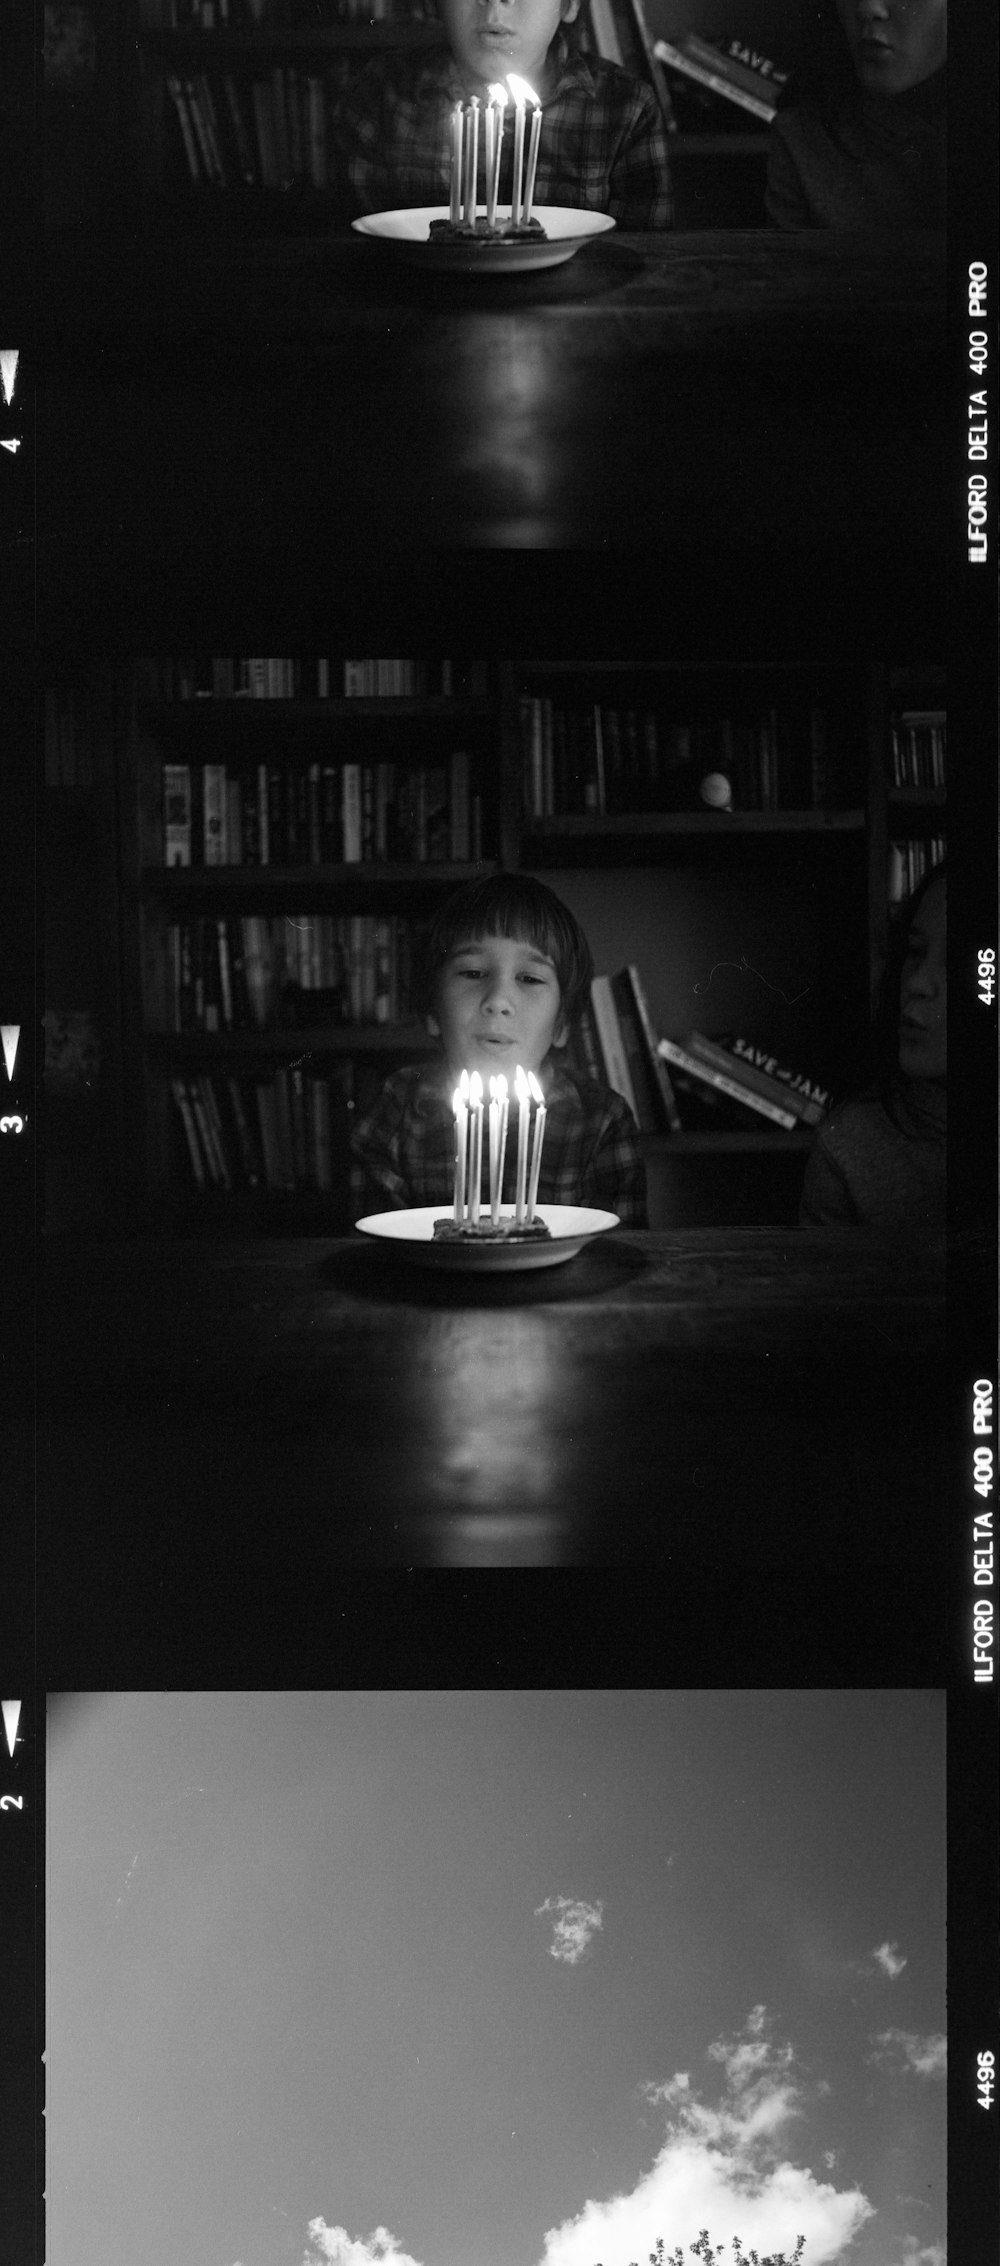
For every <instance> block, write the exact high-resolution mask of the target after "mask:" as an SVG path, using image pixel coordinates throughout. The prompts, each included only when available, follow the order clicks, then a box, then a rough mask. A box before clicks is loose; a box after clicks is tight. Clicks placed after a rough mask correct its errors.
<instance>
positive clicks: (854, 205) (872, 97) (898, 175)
mask: <svg viewBox="0 0 1000 2266" xmlns="http://www.w3.org/2000/svg"><path fill="white" fill-rule="evenodd" d="M945 76H946V74H945V72H944V71H943V70H942V71H936V72H935V73H934V76H933V78H931V79H926V80H924V81H923V82H922V83H921V85H920V86H916V87H910V88H909V89H908V90H907V92H906V93H905V94H897V95H886V94H868V93H865V92H863V91H862V89H861V88H860V87H859V88H858V89H857V92H856V93H855V94H852V95H851V96H850V97H849V98H848V99H846V100H845V101H843V102H841V103H838V104H836V105H832V106H829V107H827V106H825V105H821V104H820V103H819V102H818V101H809V100H807V101H803V102H801V103H795V102H793V103H791V104H790V105H789V107H788V109H787V110H779V111H778V114H777V117H776V118H775V120H774V124H773V125H772V127H771V143H770V150H769V154H768V170H767V191H766V195H765V199H764V209H765V212H766V215H767V219H768V222H769V225H770V226H771V227H772V228H788V229H792V228H835V229H841V230H852V229H853V230H865V231H866V232H870V231H872V230H874V229H880V228H881V229H887V230H898V229H908V228H943V227H944V224H945V154H946V122H947V112H946V103H945Z"/></svg>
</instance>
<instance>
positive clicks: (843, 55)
mask: <svg viewBox="0 0 1000 2266" xmlns="http://www.w3.org/2000/svg"><path fill="white" fill-rule="evenodd" d="M803 13H804V15H805V17H806V22H805V26H804V30H803V37H802V51H801V54H800V57H799V61H798V63H797V65H796V67H795V69H794V71H793V72H792V73H791V76H790V78H789V79H788V81H787V83H786V85H785V86H784V87H783V88H782V91H781V95H780V98H779V101H778V108H779V110H790V109H791V108H792V107H793V105H794V104H796V103H800V102H811V103H814V104H815V106H816V108H817V109H818V110H819V111H820V112H821V113H822V115H823V117H824V118H826V119H827V120H829V119H831V118H833V117H834V116H835V114H836V112H837V111H838V110H842V109H843V107H844V104H845V103H848V102H852V101H854V100H855V99H856V97H857V93H858V80H857V74H856V72H855V69H854V65H853V63H852V61H851V51H850V48H849V47H848V44H847V40H846V39H845V37H844V30H843V26H842V24H841V21H840V17H839V16H838V14H837V10H836V7H835V5H834V0H809V5H808V7H807V8H806V9H804V11H803Z"/></svg>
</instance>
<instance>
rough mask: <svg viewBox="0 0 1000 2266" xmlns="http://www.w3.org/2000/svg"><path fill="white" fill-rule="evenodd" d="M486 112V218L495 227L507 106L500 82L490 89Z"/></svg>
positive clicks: (504, 91)
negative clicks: (504, 116) (504, 117)
mask: <svg viewBox="0 0 1000 2266" xmlns="http://www.w3.org/2000/svg"><path fill="white" fill-rule="evenodd" d="M489 96H490V99H489V106H488V108H487V112H486V218H487V220H488V222H489V224H490V227H491V228H493V227H495V225H496V217H497V198H498V197H499V195H500V153H501V150H502V148H503V114H504V111H505V110H506V108H507V89H506V87H504V86H500V85H499V84H498V85H496V86H492V87H491V88H490V90H489Z"/></svg>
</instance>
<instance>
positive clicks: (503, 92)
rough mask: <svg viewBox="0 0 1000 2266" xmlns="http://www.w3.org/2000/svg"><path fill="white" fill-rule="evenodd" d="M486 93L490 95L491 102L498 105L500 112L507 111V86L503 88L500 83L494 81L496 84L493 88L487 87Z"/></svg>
mask: <svg viewBox="0 0 1000 2266" xmlns="http://www.w3.org/2000/svg"><path fill="white" fill-rule="evenodd" d="M486 92H487V94H488V95H489V98H490V101H491V102H495V103H496V105H497V108H498V110H506V108H507V89H506V87H505V86H502V85H501V84H500V83H499V81H494V84H493V85H492V86H491V87H487V89H486Z"/></svg>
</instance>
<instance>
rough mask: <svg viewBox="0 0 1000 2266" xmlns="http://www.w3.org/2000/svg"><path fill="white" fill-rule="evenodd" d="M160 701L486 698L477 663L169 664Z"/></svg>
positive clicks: (217, 660) (161, 666)
mask: <svg viewBox="0 0 1000 2266" xmlns="http://www.w3.org/2000/svg"><path fill="white" fill-rule="evenodd" d="M152 667H153V669H154V672H155V681H156V698H157V699H159V700H232V699H239V700H243V699H247V700H251V699H252V700H331V699H346V700H350V699H360V700H392V699H400V698H407V699H421V700H423V699H451V698H456V699H457V698H465V697H468V696H470V695H482V694H484V693H485V692H486V690H487V665H486V663H485V661H478V660H472V661H470V660H459V661H456V660H406V661H401V660H364V661H342V660H331V659H329V658H322V657H321V658H315V659H310V660H283V659H259V658H253V659H249V660H243V659H239V660H235V659H233V658H231V657H228V656H224V655H220V656H216V657H214V658H198V657H196V658H193V659H183V660H166V661H159V662H156V663H154V664H152Z"/></svg>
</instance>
